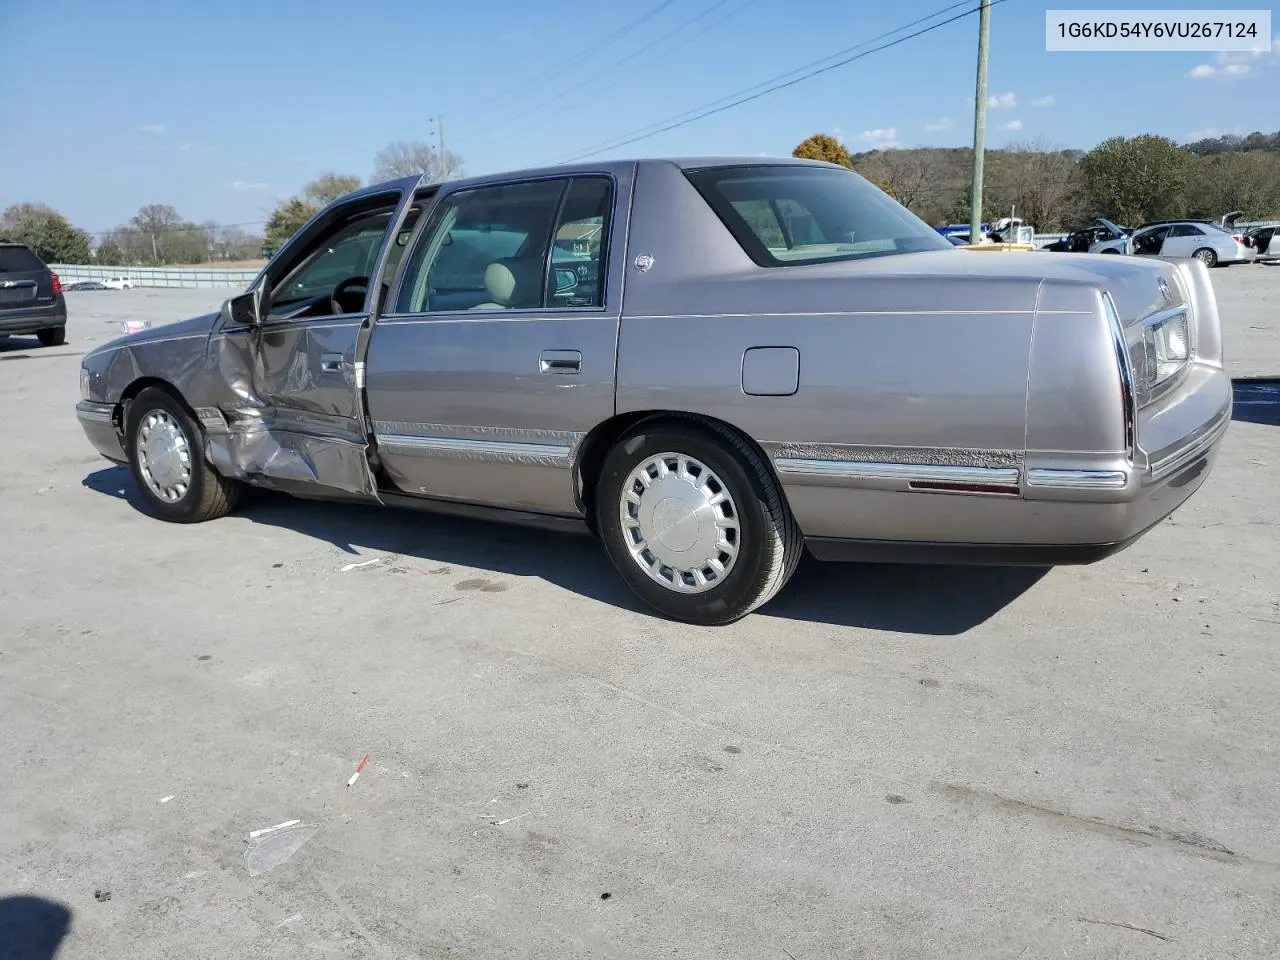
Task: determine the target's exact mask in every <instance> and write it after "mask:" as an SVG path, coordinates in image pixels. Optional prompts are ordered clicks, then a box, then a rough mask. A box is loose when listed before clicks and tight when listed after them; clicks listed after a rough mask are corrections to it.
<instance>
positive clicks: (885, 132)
mask: <svg viewBox="0 0 1280 960" xmlns="http://www.w3.org/2000/svg"><path fill="white" fill-rule="evenodd" d="M858 136H859V137H861V138H862V139H863V140H866V141H868V142H872V143H877V142H880V141H882V140H896V139H898V128H897V127H876V128H875V129H874V130H863V131H862V132H861V133H860V134H858Z"/></svg>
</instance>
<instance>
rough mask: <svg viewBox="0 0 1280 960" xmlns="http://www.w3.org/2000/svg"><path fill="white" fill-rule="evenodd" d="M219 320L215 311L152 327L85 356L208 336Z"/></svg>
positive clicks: (118, 338) (108, 343) (103, 346)
mask: <svg viewBox="0 0 1280 960" xmlns="http://www.w3.org/2000/svg"><path fill="white" fill-rule="evenodd" d="M217 320H218V313H217V312H216V311H215V312H213V313H205V314H201V315H200V316H198V317H192V318H191V319H189V320H179V321H177V322H176V323H164V324H161V325H160V326H158V327H152V328H151V329H149V330H139V331H138V332H137V333H127V334H125V335H124V336H123V337H116V338H115V339H114V340H111V341H108V342H107V343H104V344H102V345H100V346H97V347H94V348H93V349H92V350H90V351H89V352H88V353H87V354H85V356H86V357H91V356H93V355H94V354H95V353H98V352H100V351H103V350H115V349H117V348H119V347H132V346H137V345H139V344H143V343H147V342H148V341H151V340H168V339H171V338H173V337H185V336H190V335H191V334H196V333H206V334H207V333H208V332H209V331H211V330H212V329H213V325H214V323H216V322H217Z"/></svg>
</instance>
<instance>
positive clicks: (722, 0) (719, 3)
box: [471, 0, 755, 139]
mask: <svg viewBox="0 0 1280 960" xmlns="http://www.w3.org/2000/svg"><path fill="white" fill-rule="evenodd" d="M729 2H730V0H716V2H715V3H713V4H711V6H709V7H707V8H706V9H705V10H703V11H702V12H701V13H698V14H695V15H694V16H692V17H690V18H689V19H687V20H682V21H681V22H680V23H678V24H676V26H675V27H673V28H672V29H670V30H668V31H667V32H666V33H664V34H663V35H662V36H660V37H658V38H657V39H656V40H652V41H650V42H649V43H647V44H645V45H644V46H643V47H640V48H639V49H638V50H633V51H632V52H631V53H629V54H627V55H626V56H625V57H622V58H621V59H617V60H614V61H612V62H611V63H610V64H609V65H608V66H607V67H605V68H604V69H603V70H600V71H599V72H597V73H593V74H592V75H591V76H589V77H586V78H584V79H582V80H577V81H575V82H574V83H573V84H571V85H570V86H568V87H567V88H565V89H564V90H561V91H559V92H558V93H552V94H548V95H547V96H548V97H549V98H557V99H558V98H559V97H563V96H566V95H568V94H570V93H573V92H574V91H575V90H580V89H582V88H583V87H585V86H588V85H589V84H591V83H594V82H595V81H596V80H599V79H600V78H601V77H603V76H605V75H606V74H610V73H612V72H613V71H614V70H616V69H617V68H618V67H620V66H622V65H623V64H624V63H628V62H629V61H631V60H634V59H636V57H638V56H640V55H641V54H643V53H647V52H648V51H650V50H652V49H653V48H654V47H656V46H658V45H659V44H661V43H665V42H666V41H667V40H669V39H671V38H672V37H674V36H676V35H677V34H678V33H680V32H681V31H683V30H685V29H686V28H688V27H691V26H693V25H694V24H695V23H697V22H698V21H699V20H702V19H704V18H705V17H707V16H709V15H710V14H712V13H715V12H716V11H717V10H718V9H720V8H721V7H723V6H724V5H725V4H726V3H729ZM754 2H755V0H747V2H746V3H745V4H743V6H742V7H740V8H739V9H738V10H731V11H730V12H729V14H728V16H725V17H722V18H721V19H720V20H717V21H716V22H715V23H714V24H712V26H716V25H718V24H720V23H723V22H724V21H725V20H727V19H729V17H731V16H733V15H734V14H735V13H738V12H740V11H741V10H742V9H745V8H746V7H749V6H750V5H751V4H752V3H754ZM707 29H710V27H708V28H707ZM706 32H707V30H706V29H704V30H702V31H699V32H698V33H696V34H694V36H693V37H691V38H688V39H686V40H683V41H681V42H680V43H678V44H676V45H675V46H674V47H672V48H671V50H675V49H679V48H680V47H682V46H684V45H685V44H687V43H689V42H690V41H691V40H692V39H695V38H697V37H700V36H702V35H703V34H704V33H706ZM671 50H668V51H667V52H668V53H670V52H671ZM665 55H666V54H663V55H662V56H665ZM658 59H661V57H655V58H654V60H658ZM650 62H651V63H652V62H653V61H650ZM633 73H634V71H633ZM630 75H631V74H627V76H630ZM614 85H615V84H609V85H607V86H605V87H602V88H597V89H596V90H594V91H592V94H591V96H596V95H598V94H599V93H600V92H601V91H602V90H607V89H609V87H610V86H614ZM586 99H590V97H587V98H586ZM582 102H583V101H582V100H579V101H577V102H576V103H574V104H570V105H569V106H561V105H559V104H557V109H558V110H561V111H563V110H568V109H571V108H572V107H573V106H577V104H580V103H582ZM526 112H527V111H524V110H521V111H518V112H517V113H516V114H513V115H512V116H511V117H508V118H506V119H504V120H500V121H498V122H497V123H494V124H490V125H489V126H487V127H485V128H483V129H482V130H479V131H477V132H476V133H473V134H471V137H472V138H473V139H475V138H479V137H483V136H485V135H486V134H488V133H492V132H493V131H494V130H498V129H501V128H502V127H503V125H504V124H506V123H507V122H508V121H509V120H510V119H512V118H513V117H515V116H519V115H520V114H523V113H526ZM537 122H540V121H538V120H532V121H530V122H527V123H522V124H520V125H519V126H518V127H515V128H513V129H512V130H508V131H505V132H508V133H514V132H516V131H518V130H525V129H528V128H529V127H531V126H533V125H534V124H535V123H537Z"/></svg>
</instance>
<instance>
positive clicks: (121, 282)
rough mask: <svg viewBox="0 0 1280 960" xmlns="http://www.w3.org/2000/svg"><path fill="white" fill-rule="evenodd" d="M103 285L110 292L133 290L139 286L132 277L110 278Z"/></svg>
mask: <svg viewBox="0 0 1280 960" xmlns="http://www.w3.org/2000/svg"><path fill="white" fill-rule="evenodd" d="M102 285H103V286H104V287H106V288H107V289H108V290H131V289H133V288H134V287H135V286H137V284H136V283H135V282H134V280H133V278H131V277H108V278H107V279H106V280H103V281H102Z"/></svg>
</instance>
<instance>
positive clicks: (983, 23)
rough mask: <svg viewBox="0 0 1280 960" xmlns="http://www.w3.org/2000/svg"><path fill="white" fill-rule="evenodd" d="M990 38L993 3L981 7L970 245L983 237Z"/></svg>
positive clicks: (974, 111)
mask: <svg viewBox="0 0 1280 960" xmlns="http://www.w3.org/2000/svg"><path fill="white" fill-rule="evenodd" d="M990 37H991V0H981V5H980V6H979V7H978V87H977V91H976V93H975V95H974V101H973V187H972V190H971V191H970V193H969V243H970V245H973V244H976V243H977V242H978V237H979V236H980V235H981V233H982V165H983V161H984V160H985V159H986V149H987V43H988V41H989V40H990Z"/></svg>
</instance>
